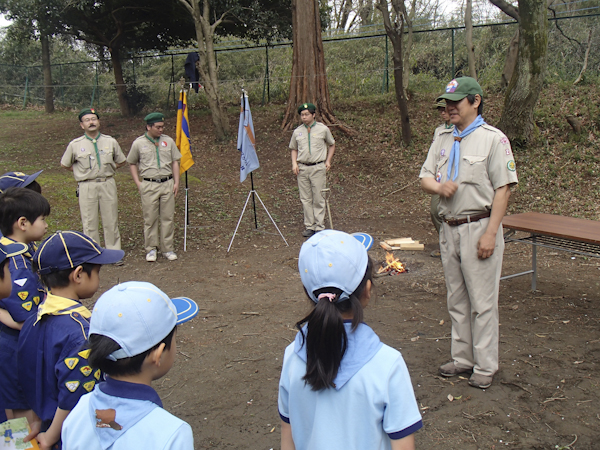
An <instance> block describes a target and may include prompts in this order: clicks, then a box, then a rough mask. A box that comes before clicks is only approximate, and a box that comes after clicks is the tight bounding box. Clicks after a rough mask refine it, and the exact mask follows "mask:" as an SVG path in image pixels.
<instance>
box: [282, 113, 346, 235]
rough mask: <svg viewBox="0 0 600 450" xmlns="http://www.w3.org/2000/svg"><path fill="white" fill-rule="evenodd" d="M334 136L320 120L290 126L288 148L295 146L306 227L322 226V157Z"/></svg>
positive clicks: (325, 154) (324, 179)
mask: <svg viewBox="0 0 600 450" xmlns="http://www.w3.org/2000/svg"><path fill="white" fill-rule="evenodd" d="M333 144H335V140H334V139H333V136H332V135H331V131H330V130H329V128H327V127H326V126H325V125H323V124H322V123H321V122H316V121H315V122H313V124H312V125H311V126H308V127H307V126H306V125H304V124H302V125H300V126H299V127H298V128H296V129H295V130H294V133H293V134H292V139H291V141H290V149H292V150H298V158H297V160H296V161H297V163H298V170H299V172H298V191H299V193H300V201H301V202H302V208H303V209H304V227H305V228H306V229H307V230H314V231H321V230H324V229H325V198H324V197H323V193H322V192H321V190H323V189H325V187H326V183H327V176H326V174H327V168H326V167H325V160H326V159H327V152H328V149H329V147H330V146H331V145H333Z"/></svg>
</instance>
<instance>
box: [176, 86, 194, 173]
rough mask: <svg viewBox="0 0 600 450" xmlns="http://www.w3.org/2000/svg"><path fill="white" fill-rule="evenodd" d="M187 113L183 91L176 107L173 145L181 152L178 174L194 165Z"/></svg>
mask: <svg viewBox="0 0 600 450" xmlns="http://www.w3.org/2000/svg"><path fill="white" fill-rule="evenodd" d="M189 123H190V121H189V118H188V111H187V97H186V94H185V91H181V92H180V93H179V104H178V105H177V131H176V139H175V144H176V145H177V148H178V149H179V151H180V152H181V161H180V162H179V173H180V174H181V173H183V172H186V171H187V170H188V169H189V168H190V167H192V166H193V165H194V158H192V150H191V146H190V126H189Z"/></svg>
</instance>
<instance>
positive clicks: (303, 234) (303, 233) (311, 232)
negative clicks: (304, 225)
mask: <svg viewBox="0 0 600 450" xmlns="http://www.w3.org/2000/svg"><path fill="white" fill-rule="evenodd" d="M313 234H315V230H309V229H306V230H304V231H303V232H302V236H304V237H305V238H309V237H311V236H312V235H313Z"/></svg>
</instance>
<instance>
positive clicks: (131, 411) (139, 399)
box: [89, 377, 162, 450]
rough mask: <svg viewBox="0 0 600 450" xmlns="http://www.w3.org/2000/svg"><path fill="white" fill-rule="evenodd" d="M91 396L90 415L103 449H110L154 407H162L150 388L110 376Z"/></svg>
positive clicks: (154, 392) (158, 398)
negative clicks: (93, 420)
mask: <svg viewBox="0 0 600 450" xmlns="http://www.w3.org/2000/svg"><path fill="white" fill-rule="evenodd" d="M91 395H92V397H91V399H90V403H89V404H90V415H91V417H92V418H94V419H95V420H96V428H95V431H96V435H97V436H98V439H99V440H100V446H101V447H102V449H103V450H106V449H108V448H110V447H111V446H112V445H113V444H114V443H115V441H116V440H117V439H119V437H121V435H122V434H123V433H125V432H126V431H127V430H128V429H130V428H131V427H132V426H134V425H135V424H136V423H138V422H139V421H140V420H141V419H143V418H144V417H146V416H147V415H148V414H149V413H150V412H151V411H152V410H153V409H154V408H162V402H161V401H160V397H159V396H158V394H157V393H156V391H155V390H154V389H153V388H152V387H150V386H146V385H145V384H138V383H129V382H126V381H118V380H115V379H112V378H110V377H107V380H106V382H105V383H100V384H99V385H98V386H97V387H96V389H94V391H92V394H91ZM132 400H133V401H132Z"/></svg>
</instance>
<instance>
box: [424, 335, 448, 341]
mask: <svg viewBox="0 0 600 450" xmlns="http://www.w3.org/2000/svg"><path fill="white" fill-rule="evenodd" d="M450 338H451V336H442V337H434V338H425V339H427V340H428V341H437V340H438V339H450Z"/></svg>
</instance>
